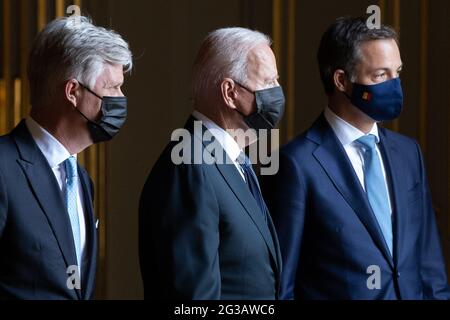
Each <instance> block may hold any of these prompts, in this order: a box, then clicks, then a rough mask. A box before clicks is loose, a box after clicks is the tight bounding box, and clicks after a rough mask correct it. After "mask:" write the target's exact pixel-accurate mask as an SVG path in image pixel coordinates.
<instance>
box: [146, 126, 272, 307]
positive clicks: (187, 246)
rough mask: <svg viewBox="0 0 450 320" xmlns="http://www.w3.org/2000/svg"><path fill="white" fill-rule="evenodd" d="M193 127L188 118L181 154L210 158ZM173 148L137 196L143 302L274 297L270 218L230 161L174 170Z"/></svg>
mask: <svg viewBox="0 0 450 320" xmlns="http://www.w3.org/2000/svg"><path fill="white" fill-rule="evenodd" d="M193 122H194V119H193V118H192V117H191V118H190V119H189V121H188V123H187V124H186V129H188V130H189V132H190V133H191V134H190V135H189V137H188V138H187V139H185V140H184V141H183V142H184V143H185V144H186V145H187V148H188V151H189V150H190V151H192V152H191V154H190V155H188V156H187V157H188V158H189V160H193V159H194V157H195V155H194V154H195V153H197V155H199V156H200V157H201V156H202V154H203V153H204V152H205V153H208V154H210V155H211V156H212V157H213V158H214V159H215V161H216V160H217V159H219V157H220V156H219V155H218V154H221V152H218V153H217V154H216V153H215V152H214V151H212V150H211V152H210V151H207V150H208V149H207V148H206V147H207V146H208V144H207V143H202V141H201V139H200V138H199V137H197V136H195V135H194V134H192V133H193ZM201 130H202V131H203V132H205V131H206V129H205V128H204V127H203V128H202V129H201ZM177 144H178V142H172V143H170V144H169V145H168V146H167V147H166V149H165V150H164V151H163V153H162V155H161V157H160V158H159V160H158V161H157V163H156V164H155V166H154V167H153V169H152V171H151V173H150V176H149V177H148V180H147V182H146V184H145V187H144V189H143V192H142V195H141V201H140V210H139V254H140V263H141V272H142V277H143V280H144V289H145V297H146V298H153V299H200V300H205V299H207V300H209V299H239V300H240V299H275V298H276V297H277V291H278V290H277V288H278V280H279V274H280V269H281V256H280V254H279V247H278V240H277V237H276V234H275V230H274V227H273V223H272V221H271V219H270V217H269V221H268V223H266V222H265V221H264V217H263V215H262V214H261V212H260V210H259V208H258V206H257V203H256V201H255V199H254V198H253V196H252V194H251V193H250V191H249V189H248V187H247V185H246V184H245V182H244V180H243V179H242V177H241V176H240V174H239V172H238V170H237V168H236V167H235V166H234V165H233V164H232V163H231V162H228V163H230V164H218V163H217V162H215V163H213V164H206V163H203V164H179V165H176V164H174V163H173V162H172V160H171V153H172V150H176V148H174V147H175V146H176V145H177ZM194 144H197V146H199V147H200V148H199V149H197V150H195V149H196V148H195V147H194ZM190 148H192V149H190ZM223 154H225V153H224V152H223ZM185 155H186V154H185Z"/></svg>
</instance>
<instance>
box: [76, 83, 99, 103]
mask: <svg viewBox="0 0 450 320" xmlns="http://www.w3.org/2000/svg"><path fill="white" fill-rule="evenodd" d="M78 83H79V84H80V86H81V87H82V88H84V89H86V90H87V91H88V92H90V93H92V94H93V95H94V96H96V97H97V98H99V99H100V100H103V98H102V97H100V96H99V95H98V94H96V93H95V92H94V91H92V90H91V89H89V88H88V87H87V86H85V85H84V84H82V83H81V82H80V81H78Z"/></svg>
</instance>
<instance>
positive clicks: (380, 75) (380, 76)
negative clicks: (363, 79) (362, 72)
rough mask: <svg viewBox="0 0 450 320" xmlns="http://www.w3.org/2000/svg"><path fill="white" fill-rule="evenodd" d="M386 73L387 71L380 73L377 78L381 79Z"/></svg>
mask: <svg viewBox="0 0 450 320" xmlns="http://www.w3.org/2000/svg"><path fill="white" fill-rule="evenodd" d="M385 75H386V73H378V74H376V75H375V78H377V79H380V78H383V77H384V76H385Z"/></svg>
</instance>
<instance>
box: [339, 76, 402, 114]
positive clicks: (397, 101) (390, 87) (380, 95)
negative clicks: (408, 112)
mask: <svg viewBox="0 0 450 320" xmlns="http://www.w3.org/2000/svg"><path fill="white" fill-rule="evenodd" d="M345 95H346V96H347V98H348V99H349V100H350V102H351V103H352V104H353V105H354V106H355V107H357V108H358V109H360V110H361V111H362V112H364V113H365V114H367V115H368V116H369V117H371V118H372V119H373V120H375V121H388V120H394V119H396V118H397V117H398V116H399V115H400V113H401V111H402V108H403V90H402V85H401V82H400V78H395V79H392V80H388V81H385V82H381V83H378V84H373V85H364V84H359V83H353V91H352V95H351V96H349V95H347V94H345Z"/></svg>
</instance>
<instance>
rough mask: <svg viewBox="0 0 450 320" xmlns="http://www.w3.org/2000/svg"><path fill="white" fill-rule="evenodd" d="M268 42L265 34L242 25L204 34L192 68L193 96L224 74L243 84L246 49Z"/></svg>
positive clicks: (215, 84) (214, 84) (198, 96)
mask: <svg viewBox="0 0 450 320" xmlns="http://www.w3.org/2000/svg"><path fill="white" fill-rule="evenodd" d="M261 44H266V45H268V46H270V45H271V44H272V40H271V39H270V37H269V36H267V35H265V34H263V33H261V32H259V31H254V30H250V29H246V28H238V27H233V28H222V29H217V30H215V31H213V32H211V33H209V34H208V36H207V37H206V38H205V40H203V43H202V45H201V46H200V49H199V52H198V54H197V57H196V59H195V62H194V69H193V93H192V94H193V99H194V101H198V100H201V98H202V96H203V95H204V94H205V93H206V92H207V91H208V90H217V88H218V85H219V84H220V83H221V81H222V80H223V79H224V78H232V79H233V80H236V81H238V82H240V83H241V84H247V81H248V78H247V64H248V55H249V52H250V51H251V50H252V49H253V48H254V47H256V46H258V45H261Z"/></svg>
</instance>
